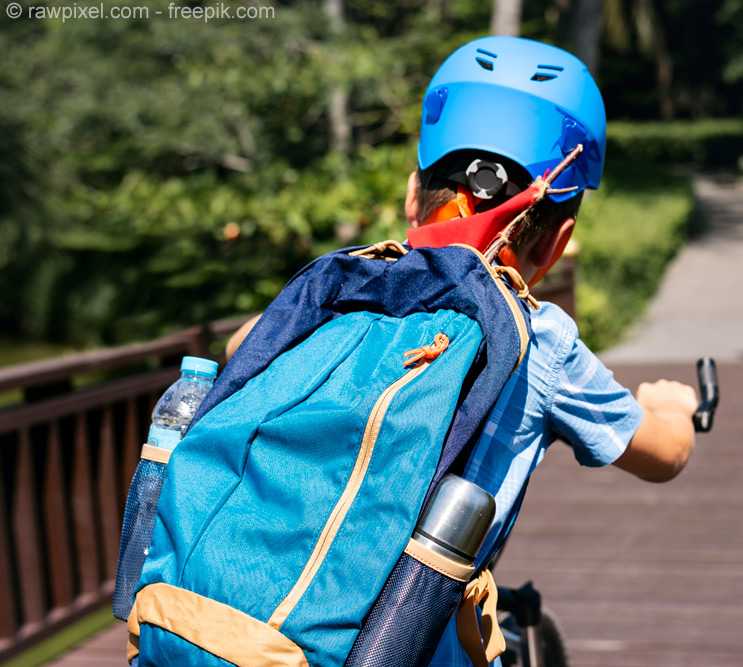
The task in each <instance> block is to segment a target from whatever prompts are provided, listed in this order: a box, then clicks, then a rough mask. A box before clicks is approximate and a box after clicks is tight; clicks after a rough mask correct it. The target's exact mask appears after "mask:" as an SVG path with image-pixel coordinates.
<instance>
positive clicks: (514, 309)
mask: <svg viewBox="0 0 743 667" xmlns="http://www.w3.org/2000/svg"><path fill="white" fill-rule="evenodd" d="M452 245H454V246H457V247H458V248H466V249H467V250H471V251H472V252H474V253H475V255H477V258H478V259H479V260H480V261H481V262H482V263H483V264H484V265H485V268H486V269H487V270H488V273H489V274H490V275H491V276H493V280H494V281H495V286H496V287H497V288H498V289H499V290H500V293H501V294H502V295H503V296H504V297H505V299H506V303H507V304H508V307H509V308H510V309H511V314H512V315H513V319H514V320H515V322H516V328H517V329H518V331H519V339H520V341H521V349H520V351H519V359H518V361H517V362H516V365H515V366H514V367H513V370H514V371H515V370H516V369H517V368H518V367H519V364H521V361H522V360H523V358H524V355H525V354H526V348H527V346H528V344H529V332H528V331H527V329H526V321H525V320H524V314H523V313H522V312H521V309H520V308H519V305H518V304H517V303H516V298H515V297H514V296H513V294H511V291H510V290H509V289H508V287H506V286H505V285H504V284H503V279H502V278H501V277H500V276H499V275H498V274H497V273H496V272H495V271H493V267H492V266H491V265H490V262H488V260H487V259H486V258H485V255H483V254H482V253H481V252H480V251H479V250H478V249H477V248H473V247H472V246H470V245H467V244H466V243H452ZM511 372H513V371H511Z"/></svg>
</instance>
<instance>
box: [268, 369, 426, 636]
mask: <svg viewBox="0 0 743 667" xmlns="http://www.w3.org/2000/svg"><path fill="white" fill-rule="evenodd" d="M433 361H434V359H423V360H421V361H420V362H419V363H418V364H417V365H416V366H414V367H413V368H411V369H410V370H409V371H408V372H407V373H405V375H403V376H402V377H400V378H398V379H397V380H395V381H394V382H393V383H392V384H391V385H389V386H388V387H387V388H386V389H385V390H384V391H383V392H382V393H381V394H380V395H379V398H377V400H376V402H375V403H374V407H372V410H371V412H370V413H369V417H368V419H367V421H366V427H365V428H364V435H363V437H362V438H361V447H360V448H359V453H358V454H357V455H356V463H355V464H354V467H353V470H352V471H351V476H350V477H349V479H348V482H347V483H346V488H345V489H344V490H343V493H342V494H341V497H340V499H339V500H338V502H337V503H336V505H335V507H334V508H333V511H332V512H331V513H330V517H329V518H328V520H327V522H326V523H325V527H324V528H323V529H322V532H321V533H320V537H319V538H318V540H317V543H316V544H315V548H314V550H313V551H312V554H311V555H310V558H309V560H308V561H307V564H306V565H305V566H304V570H302V574H300V575H299V579H297V583H295V584H294V587H293V588H292V589H291V591H289V594H288V595H287V596H286V597H285V598H284V599H283V601H282V602H281V604H279V606H278V607H276V609H275V610H274V612H273V614H272V615H271V618H269V619H268V625H270V626H271V627H273V628H275V629H276V630H278V629H279V628H280V627H281V625H282V623H283V622H284V621H285V620H286V618H287V616H289V614H290V613H291V612H292V610H293V609H294V607H295V606H296V604H297V602H298V601H299V599H300V598H301V597H302V595H303V594H304V592H305V591H306V590H307V588H308V587H309V585H310V583H311V581H312V579H313V578H314V576H315V575H316V574H317V571H318V570H319V569H320V566H321V565H322V563H323V560H324V559H325V556H326V555H327V553H328V551H329V550H330V547H331V545H332V544H333V540H334V539H335V536H336V534H337V533H338V530H339V529H340V527H341V524H342V523H343V520H344V519H345V518H346V514H347V513H348V510H349V509H350V508H351V504H352V503H353V501H354V499H355V498H356V495H357V494H358V492H359V489H360V488H361V484H362V482H363V481H364V476H365V475H366V471H367V469H368V468H369V462H370V461H371V457H372V453H373V451H374V445H375V444H376V441H377V436H378V435H379V430H380V428H381V427H382V421H383V419H384V416H385V414H386V413H387V408H388V407H389V405H390V403H391V402H392V399H393V398H394V397H395V394H396V393H397V392H398V391H399V390H400V389H402V388H403V387H404V386H405V385H406V384H408V382H410V381H411V380H413V379H415V378H416V377H418V376H419V375H420V374H421V373H422V372H423V371H424V370H426V368H428V366H429V365H430V364H431V363H432V362H433Z"/></svg>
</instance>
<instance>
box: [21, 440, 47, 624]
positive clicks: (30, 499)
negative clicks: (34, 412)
mask: <svg viewBox="0 0 743 667" xmlns="http://www.w3.org/2000/svg"><path fill="white" fill-rule="evenodd" d="M15 491H16V493H15V499H14V508H13V528H14V532H15V541H16V556H17V563H18V574H19V585H20V589H21V609H22V611H23V616H22V619H23V626H22V628H21V633H22V634H24V635H25V634H30V633H32V632H33V631H34V630H36V628H37V626H39V625H41V623H43V621H44V616H45V610H46V605H45V603H44V572H43V569H42V554H41V539H40V535H39V524H38V516H39V513H38V504H37V497H38V496H37V494H36V482H35V471H34V456H33V451H32V445H31V437H30V434H29V432H28V429H27V428H24V429H22V430H21V431H20V435H19V443H18V464H17V466H16V487H15Z"/></svg>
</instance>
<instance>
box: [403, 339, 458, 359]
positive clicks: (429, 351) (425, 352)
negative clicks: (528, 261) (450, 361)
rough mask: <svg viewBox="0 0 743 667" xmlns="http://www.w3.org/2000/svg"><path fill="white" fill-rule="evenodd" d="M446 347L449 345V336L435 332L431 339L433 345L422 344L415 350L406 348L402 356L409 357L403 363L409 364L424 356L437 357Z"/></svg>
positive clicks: (428, 357) (427, 357)
mask: <svg viewBox="0 0 743 667" xmlns="http://www.w3.org/2000/svg"><path fill="white" fill-rule="evenodd" d="M447 347H449V336H447V335H446V334H444V333H437V334H436V336H434V339H433V345H424V346H423V347H420V348H418V349H417V350H408V351H407V352H406V353H405V354H404V355H403V356H405V357H410V356H411V355H415V356H413V357H411V358H410V359H408V360H407V361H406V362H405V363H404V364H403V365H404V366H409V365H410V364H414V363H416V362H417V361H420V360H421V359H423V358H424V357H425V358H426V359H435V358H436V357H438V356H439V355H440V354H441V353H442V352H443V351H444V350H445V349H446V348H447Z"/></svg>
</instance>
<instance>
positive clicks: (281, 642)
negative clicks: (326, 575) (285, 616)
mask: <svg viewBox="0 0 743 667" xmlns="http://www.w3.org/2000/svg"><path fill="white" fill-rule="evenodd" d="M142 623H149V624H150V625H155V626H157V627H159V628H162V629H163V630H167V631H168V632H172V633H173V634H174V635H178V636H179V637H181V638H183V639H185V640H186V641H187V642H190V643H191V644H194V645H195V646H198V647H199V648H202V649H204V650H205V651H209V653H211V654H212V655H215V656H217V657H218V658H222V659H223V660H226V661H227V662H231V663H232V664H234V665H237V667H309V665H308V664H307V658H305V655H304V653H303V652H302V649H301V648H299V646H297V645H296V644H295V643H294V642H293V641H291V640H290V639H288V638H287V637H285V636H284V635H282V634H281V633H280V632H278V631H277V630H274V629H273V628H272V627H270V626H268V625H266V624H265V623H263V622H261V621H259V620H257V619H255V618H253V617H252V616H248V614H246V613H244V612H242V611H238V610H237V609H234V608H232V607H230V606H229V605H226V604H223V603H221V602H217V601H216V600H211V599H210V598H207V597H204V596H202V595H198V594H197V593H192V592H191V591H187V590H186V589H184V588H178V587H176V586H171V585H169V584H163V583H158V584H150V585H149V586H145V587H144V588H143V589H142V590H141V591H139V593H138V594H137V599H136V600H135V602H134V608H133V609H132V613H131V614H130V615H129V621H128V622H127V629H128V630H129V644H128V646H127V655H126V657H127V659H128V660H129V662H130V663H131V661H132V660H133V659H134V657H136V656H137V655H138V654H139V626H140V625H141V624H142Z"/></svg>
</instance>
